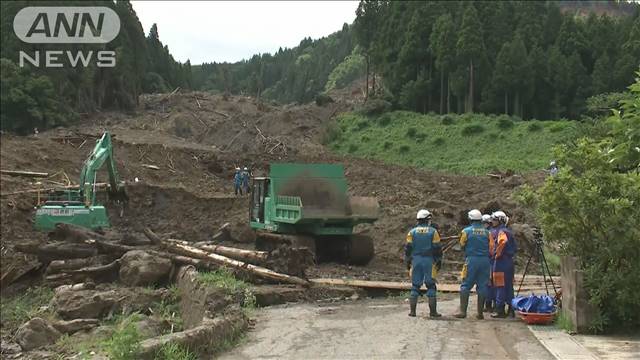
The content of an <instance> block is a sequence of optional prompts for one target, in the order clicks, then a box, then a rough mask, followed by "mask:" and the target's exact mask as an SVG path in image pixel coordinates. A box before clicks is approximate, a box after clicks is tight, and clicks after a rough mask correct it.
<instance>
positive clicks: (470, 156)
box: [326, 111, 577, 175]
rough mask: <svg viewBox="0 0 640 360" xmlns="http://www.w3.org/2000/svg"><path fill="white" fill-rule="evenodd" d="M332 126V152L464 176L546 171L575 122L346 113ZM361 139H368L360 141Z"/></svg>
mask: <svg viewBox="0 0 640 360" xmlns="http://www.w3.org/2000/svg"><path fill="white" fill-rule="evenodd" d="M364 121H366V124H367V125H366V126H365V125H364V124H363V122H364ZM330 126H331V129H332V130H331V135H332V136H329V137H327V138H326V140H328V141H327V142H326V144H327V145H328V147H329V148H330V149H332V150H333V151H334V152H337V153H340V154H345V155H346V154H350V155H352V156H358V157H364V158H376V159H380V160H383V161H385V162H388V163H394V164H403V165H410V166H415V167H420V168H425V169H433V170H440V171H446V172H452V173H458V174H467V175H483V174H485V173H487V172H489V171H491V170H494V169H499V170H506V169H511V170H514V171H517V172H526V171H531V170H538V169H544V168H546V167H547V166H548V164H549V160H550V159H551V158H552V157H553V155H552V148H553V147H554V146H555V145H557V144H561V143H564V142H567V141H568V140H571V139H573V138H575V136H577V126H576V123H575V122H572V121H566V120H565V121H537V120H531V121H521V120H518V119H512V118H510V117H506V116H504V115H500V116H487V115H482V114H463V115H455V114H449V115H442V116H440V115H422V114H418V113H413V112H408V111H394V112H390V113H385V114H383V115H380V116H379V117H365V116H363V115H360V114H358V113H353V112H352V113H345V114H341V115H339V116H338V117H337V119H336V122H335V123H332V125H330ZM337 129H339V130H337ZM418 135H420V139H418V140H420V141H416V140H417V139H416V138H417V137H418ZM363 136H366V137H367V138H368V139H371V140H370V141H368V142H363V141H362V140H361V139H362V137H363ZM389 150H392V151H389Z"/></svg>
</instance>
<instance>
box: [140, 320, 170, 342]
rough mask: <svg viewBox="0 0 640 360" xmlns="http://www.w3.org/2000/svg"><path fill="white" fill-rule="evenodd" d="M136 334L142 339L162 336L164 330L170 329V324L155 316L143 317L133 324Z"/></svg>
mask: <svg viewBox="0 0 640 360" xmlns="http://www.w3.org/2000/svg"><path fill="white" fill-rule="evenodd" d="M135 325H136V329H137V330H138V334H140V336H141V337H142V338H144V339H147V338H151V337H155V336H158V335H162V333H164V332H165V330H167V329H170V328H171V324H170V323H169V322H168V321H167V320H164V319H162V318H159V317H156V316H145V317H143V318H142V319H141V320H140V321H136V323H135Z"/></svg>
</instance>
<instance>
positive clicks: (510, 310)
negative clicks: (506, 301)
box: [507, 305, 516, 318]
mask: <svg viewBox="0 0 640 360" xmlns="http://www.w3.org/2000/svg"><path fill="white" fill-rule="evenodd" d="M507 316H508V317H511V318H514V317H516V312H515V311H514V310H513V307H511V305H509V308H508V310H507Z"/></svg>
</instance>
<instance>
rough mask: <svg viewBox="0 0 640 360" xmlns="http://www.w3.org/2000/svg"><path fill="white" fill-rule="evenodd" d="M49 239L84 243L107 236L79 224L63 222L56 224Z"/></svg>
mask: <svg viewBox="0 0 640 360" xmlns="http://www.w3.org/2000/svg"><path fill="white" fill-rule="evenodd" d="M49 239H50V240H56V241H68V242H74V243H82V242H84V241H85V240H88V239H95V240H104V239H105V236H104V235H102V234H98V233H97V232H95V231H91V230H89V229H86V228H83V227H80V226H77V225H73V224H64V223H61V224H56V228H55V229H54V230H53V231H52V232H50V233H49Z"/></svg>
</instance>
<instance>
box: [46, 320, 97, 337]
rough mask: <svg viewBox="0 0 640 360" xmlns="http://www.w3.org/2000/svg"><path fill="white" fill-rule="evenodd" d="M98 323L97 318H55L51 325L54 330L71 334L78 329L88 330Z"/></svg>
mask: <svg viewBox="0 0 640 360" xmlns="http://www.w3.org/2000/svg"><path fill="white" fill-rule="evenodd" d="M99 324H100V321H99V320H98V319H74V320H69V321H66V320H57V321H55V322H53V323H52V324H51V325H53V327H54V328H56V330H58V331H60V332H61V333H63V334H69V335H70V334H73V333H76V332H78V331H80V330H89V329H92V328H94V327H96V326H98V325H99Z"/></svg>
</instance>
